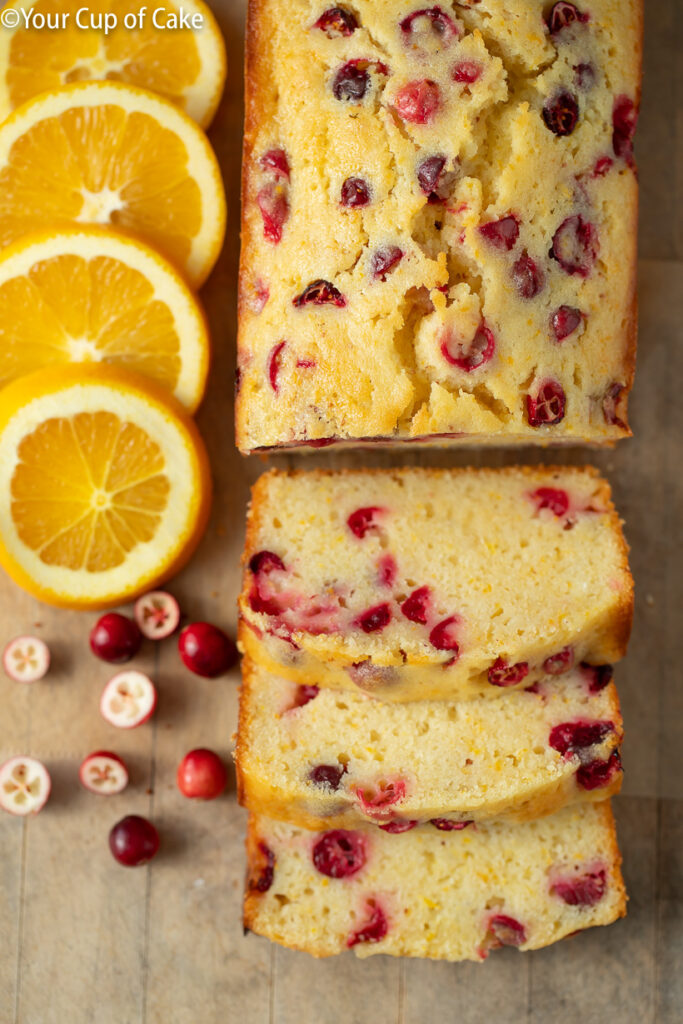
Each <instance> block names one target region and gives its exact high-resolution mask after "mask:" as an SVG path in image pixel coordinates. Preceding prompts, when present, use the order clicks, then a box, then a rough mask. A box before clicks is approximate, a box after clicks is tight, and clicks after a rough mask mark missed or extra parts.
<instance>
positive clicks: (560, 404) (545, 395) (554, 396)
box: [526, 379, 567, 427]
mask: <svg viewBox="0 0 683 1024" xmlns="http://www.w3.org/2000/svg"><path fill="white" fill-rule="evenodd" d="M566 405H567V399H566V396H565V393H564V388H563V387H562V385H561V384H559V383H558V382H557V381H556V380H550V379H548V380H543V381H541V382H540V383H539V385H538V387H537V389H536V395H535V396H532V395H527V396H526V414H527V419H528V421H529V426H530V427H540V426H553V425H554V424H555V423H560V421H561V420H563V419H564V413H565V409H566Z"/></svg>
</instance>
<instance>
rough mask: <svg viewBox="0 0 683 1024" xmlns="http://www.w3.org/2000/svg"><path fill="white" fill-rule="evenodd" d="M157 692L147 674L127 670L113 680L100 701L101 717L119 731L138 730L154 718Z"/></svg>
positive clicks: (108, 684)
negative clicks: (139, 726) (138, 727)
mask: <svg viewBox="0 0 683 1024" xmlns="http://www.w3.org/2000/svg"><path fill="white" fill-rule="evenodd" d="M156 704H157V692H156V688H155V686H154V683H153V682H152V680H151V679H150V678H149V676H146V675H145V673H144V672H136V671H135V670H134V669H126V670H125V671H124V672H119V673H117V675H115V676H113V677H112V678H111V679H110V680H109V682H108V683H107V685H106V686H105V688H104V690H103V691H102V696H101V698H100V714H101V715H102V717H103V718H104V719H105V721H107V722H109V724H110V725H115V726H116V727H117V729H135V728H136V727H137V726H138V725H143V723H144V722H147V721H149V719H150V718H151V717H152V715H153V714H154V709H155V707H156Z"/></svg>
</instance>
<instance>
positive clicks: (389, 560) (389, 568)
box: [377, 553, 398, 587]
mask: <svg viewBox="0 0 683 1024" xmlns="http://www.w3.org/2000/svg"><path fill="white" fill-rule="evenodd" d="M377 569H378V577H379V582H380V584H381V586H383V587H391V586H393V585H394V581H395V579H396V576H397V574H398V566H397V564H396V559H395V558H394V556H393V555H390V554H389V553H387V554H385V555H382V557H381V558H380V560H379V562H378V563H377Z"/></svg>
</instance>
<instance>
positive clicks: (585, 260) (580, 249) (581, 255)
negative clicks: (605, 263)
mask: <svg viewBox="0 0 683 1024" xmlns="http://www.w3.org/2000/svg"><path fill="white" fill-rule="evenodd" d="M550 255H551V257H552V258H553V259H554V260H557V262H558V263H559V264H560V266H561V267H562V269H563V270H564V272H565V273H566V274H578V275H579V276H580V277H588V275H589V273H590V271H591V268H592V266H593V263H594V262H595V259H596V257H597V255H598V237H597V231H596V229H595V226H594V225H593V224H591V223H590V221H586V220H584V219H583V217H582V216H581V215H580V214H574V216H572V217H567V218H566V219H565V220H563V221H562V223H561V224H560V226H559V228H558V229H557V231H556V232H555V234H554V235H553V247H552V249H551V250H550Z"/></svg>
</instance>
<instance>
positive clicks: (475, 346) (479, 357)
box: [441, 321, 496, 373]
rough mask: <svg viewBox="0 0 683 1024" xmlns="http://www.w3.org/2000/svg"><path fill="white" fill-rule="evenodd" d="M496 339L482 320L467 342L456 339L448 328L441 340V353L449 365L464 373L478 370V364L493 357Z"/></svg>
mask: <svg viewBox="0 0 683 1024" xmlns="http://www.w3.org/2000/svg"><path fill="white" fill-rule="evenodd" d="M495 348H496V339H495V337H494V335H493V331H492V330H490V329H489V328H488V327H487V326H486V324H485V323H484V322H483V321H482V323H480V324H479V327H478V328H477V330H476V333H475V335H474V337H473V338H472V340H471V341H470V342H469V343H465V342H462V341H457V340H456V339H455V338H454V337H453V335H452V334H451V332H450V331H449V330H446V331H445V332H444V335H443V340H442V342H441V354H442V356H443V357H444V359H445V360H446V362H447V363H450V364H451V366H457V367H458V368H459V369H460V370H464V371H465V372H466V373H471V371H472V370H478V369H479V367H480V366H483V365H484V363H488V361H489V360H490V359H491V358H492V357H493V353H494V352H495Z"/></svg>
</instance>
